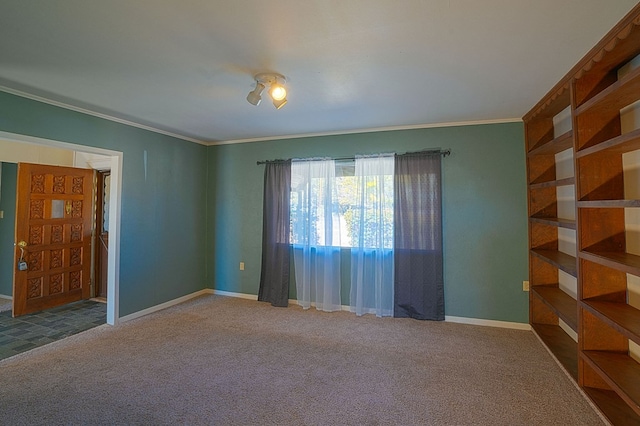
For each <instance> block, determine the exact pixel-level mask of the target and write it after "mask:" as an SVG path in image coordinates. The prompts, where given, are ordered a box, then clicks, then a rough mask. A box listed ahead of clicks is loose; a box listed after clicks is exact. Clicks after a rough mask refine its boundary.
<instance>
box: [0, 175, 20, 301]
mask: <svg viewBox="0 0 640 426" xmlns="http://www.w3.org/2000/svg"><path fill="white" fill-rule="evenodd" d="M17 178H18V165H17V164H11V163H2V178H1V179H0V185H1V188H0V210H2V211H3V212H4V218H3V219H0V294H2V295H4V296H12V295H13V237H14V233H15V221H16V180H17Z"/></svg>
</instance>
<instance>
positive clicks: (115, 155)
mask: <svg viewBox="0 0 640 426" xmlns="http://www.w3.org/2000/svg"><path fill="white" fill-rule="evenodd" d="M0 139H1V140H5V141H8V142H15V143H19V144H24V145H23V146H24V147H25V148H27V147H29V146H33V145H36V146H38V145H39V146H45V147H54V148H59V149H64V150H68V151H73V152H75V153H82V154H86V155H88V156H91V155H94V156H95V155H98V156H101V157H102V158H105V157H106V159H107V162H108V165H106V166H105V168H108V169H109V170H110V172H109V179H108V181H109V203H108V206H106V210H105V211H103V214H106V215H107V217H108V219H109V223H108V233H109V234H108V238H109V240H108V247H107V250H106V258H107V259H108V260H107V264H106V265H102V266H103V268H104V266H106V268H104V272H105V275H106V295H107V324H110V325H115V324H117V323H118V319H119V303H118V302H119V300H118V297H119V275H120V218H121V197H122V161H123V153H122V152H119V151H113V150H107V149H102V148H94V147H89V146H85V145H76V144H72V143H67V142H61V141H55V140H51V139H43V138H37V137H32V136H26V135H20V134H16V133H8V132H1V131H0ZM2 157H3V155H2V153H0V161H2ZM103 286H104V284H103Z"/></svg>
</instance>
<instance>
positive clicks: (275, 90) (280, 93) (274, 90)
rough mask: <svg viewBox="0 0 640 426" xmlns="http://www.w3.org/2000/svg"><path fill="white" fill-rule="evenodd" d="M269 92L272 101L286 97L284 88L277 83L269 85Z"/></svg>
mask: <svg viewBox="0 0 640 426" xmlns="http://www.w3.org/2000/svg"><path fill="white" fill-rule="evenodd" d="M269 94H270V95H271V98H272V99H273V100H274V101H281V100H283V99H284V98H286V97H287V91H286V90H285V88H284V87H282V86H280V85H279V84H277V83H276V84H273V85H271V91H270V92H269Z"/></svg>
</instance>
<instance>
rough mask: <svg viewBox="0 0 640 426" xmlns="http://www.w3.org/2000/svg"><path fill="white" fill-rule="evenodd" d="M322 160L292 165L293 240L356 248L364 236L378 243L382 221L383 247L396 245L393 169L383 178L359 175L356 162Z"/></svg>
mask: <svg viewBox="0 0 640 426" xmlns="http://www.w3.org/2000/svg"><path fill="white" fill-rule="evenodd" d="M321 163H323V162H321V161H309V162H294V163H292V173H291V197H290V217H291V243H292V244H294V245H296V244H311V245H318V246H338V247H357V246H358V241H360V238H361V237H362V240H363V244H364V247H375V246H377V245H378V244H377V242H376V241H374V240H375V239H376V236H377V235H379V234H378V230H379V229H378V228H379V227H380V225H379V224H381V223H382V226H383V228H384V229H382V230H381V231H382V238H383V245H384V247H385V248H392V246H393V167H390V168H389V170H386V171H385V173H384V175H383V177H382V178H380V176H367V175H364V176H359V177H357V176H356V175H355V170H356V163H355V161H354V160H346V161H330V162H329V164H326V165H325V164H321ZM381 218H382V219H383V220H380V219H381ZM360 220H362V223H360ZM361 234H362V235H361Z"/></svg>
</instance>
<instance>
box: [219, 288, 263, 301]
mask: <svg viewBox="0 0 640 426" xmlns="http://www.w3.org/2000/svg"><path fill="white" fill-rule="evenodd" d="M211 291H212V292H213V294H217V295H218V296H227V297H237V298H238V299H247V300H258V295H257V294H248V293H235V292H233V291H224V290H211Z"/></svg>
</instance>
